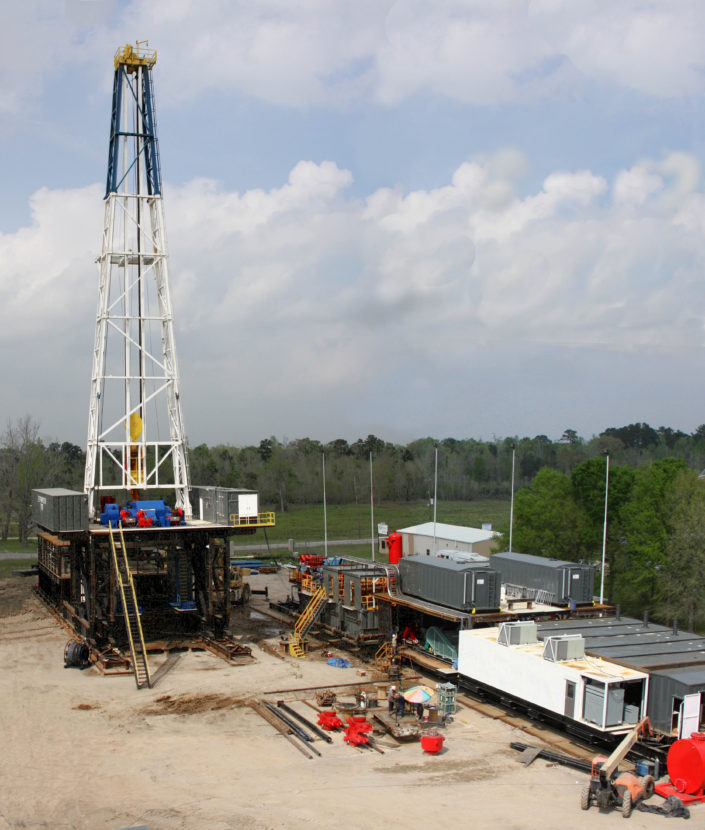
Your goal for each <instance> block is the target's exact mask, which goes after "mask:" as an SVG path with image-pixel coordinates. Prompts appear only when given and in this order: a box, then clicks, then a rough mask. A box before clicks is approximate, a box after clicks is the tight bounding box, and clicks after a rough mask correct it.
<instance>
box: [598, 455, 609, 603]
mask: <svg viewBox="0 0 705 830" xmlns="http://www.w3.org/2000/svg"><path fill="white" fill-rule="evenodd" d="M605 458H606V464H605V521H604V525H603V528H602V576H601V578H600V605H602V604H603V603H604V599H605V559H606V553H607V496H608V493H609V489H610V454H609V452H607V451H606V450H605Z"/></svg>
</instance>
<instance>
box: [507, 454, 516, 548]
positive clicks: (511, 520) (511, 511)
mask: <svg viewBox="0 0 705 830" xmlns="http://www.w3.org/2000/svg"><path fill="white" fill-rule="evenodd" d="M515 457H516V445H515V444H512V498H511V501H510V502H509V552H510V553H511V552H512V551H513V550H514V548H513V547H512V530H513V529H514V460H515Z"/></svg>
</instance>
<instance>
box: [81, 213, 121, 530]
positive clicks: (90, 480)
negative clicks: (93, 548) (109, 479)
mask: <svg viewBox="0 0 705 830" xmlns="http://www.w3.org/2000/svg"><path fill="white" fill-rule="evenodd" d="M114 211H115V199H114V198H110V199H108V200H107V201H106V202H105V221H104V224H103V244H102V250H101V255H100V259H99V264H100V285H99V288H98V313H97V317H96V326H95V345H94V347H93V370H92V374H91V392H90V402H89V407H88V440H87V443H86V470H85V477H84V485H83V489H84V492H85V493H87V494H88V509H89V511H90V513H91V515H93V509H94V498H95V490H96V487H100V486H101V482H100V481H96V475H97V466H96V465H97V464H98V461H99V430H100V421H101V417H100V416H101V400H102V395H103V387H104V385H105V380H104V373H105V352H106V346H107V333H108V332H107V326H108V297H109V294H110V256H109V251H110V248H111V242H110V237H111V229H112V228H113V225H114ZM101 478H102V476H101Z"/></svg>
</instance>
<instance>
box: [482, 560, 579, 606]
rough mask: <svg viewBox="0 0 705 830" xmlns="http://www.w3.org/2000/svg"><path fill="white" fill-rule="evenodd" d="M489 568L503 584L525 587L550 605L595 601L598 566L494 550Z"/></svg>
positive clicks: (525, 592)
mask: <svg viewBox="0 0 705 830" xmlns="http://www.w3.org/2000/svg"><path fill="white" fill-rule="evenodd" d="M490 567H492V568H494V569H495V570H496V571H497V572H498V573H499V574H500V577H501V581H502V584H503V585H505V586H514V587H518V588H520V589H522V592H523V593H524V594H525V595H526V596H531V597H532V598H535V599H537V600H539V601H544V602H546V603H547V604H549V605H553V604H556V605H569V604H570V603H571V601H572V602H574V603H576V604H585V603H590V602H592V597H593V590H594V582H595V569H594V568H593V567H592V566H591V565H579V564H577V563H576V562H565V561H563V560H561V559H548V558H547V557H544V556H532V555H530V554H526V553H495V554H493V555H492V556H490Z"/></svg>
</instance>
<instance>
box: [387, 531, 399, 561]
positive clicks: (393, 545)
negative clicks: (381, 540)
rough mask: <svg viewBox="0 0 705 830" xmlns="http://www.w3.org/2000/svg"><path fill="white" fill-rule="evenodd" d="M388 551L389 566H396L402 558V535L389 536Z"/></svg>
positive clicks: (392, 534) (393, 534)
mask: <svg viewBox="0 0 705 830" xmlns="http://www.w3.org/2000/svg"><path fill="white" fill-rule="evenodd" d="M387 549H388V550H389V564H390V565H396V564H398V562H399V560H400V559H401V556H402V548H401V533H397V532H396V530H395V531H394V533H390V534H389V536H387Z"/></svg>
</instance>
